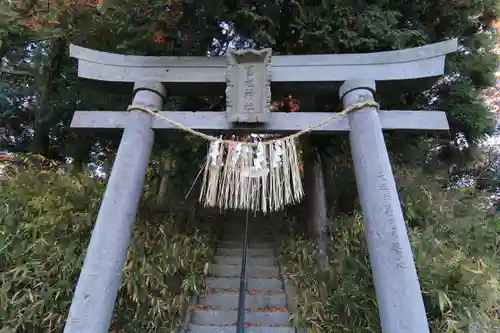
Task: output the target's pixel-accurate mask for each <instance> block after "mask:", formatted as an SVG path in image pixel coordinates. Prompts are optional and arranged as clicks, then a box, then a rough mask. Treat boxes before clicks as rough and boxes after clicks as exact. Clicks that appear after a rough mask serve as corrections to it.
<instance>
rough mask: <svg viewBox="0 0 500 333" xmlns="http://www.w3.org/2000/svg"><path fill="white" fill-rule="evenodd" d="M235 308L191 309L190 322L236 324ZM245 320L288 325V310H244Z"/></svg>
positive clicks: (247, 321) (256, 322) (255, 322)
mask: <svg viewBox="0 0 500 333" xmlns="http://www.w3.org/2000/svg"><path fill="white" fill-rule="evenodd" d="M237 321H238V311H237V310H211V309H210V310H201V309H196V308H195V309H193V312H192V314H191V322H192V323H193V324H198V325H220V326H223V325H236V322H237ZM245 322H246V323H249V324H258V325H262V324H263V325H290V312H288V311H246V312H245Z"/></svg>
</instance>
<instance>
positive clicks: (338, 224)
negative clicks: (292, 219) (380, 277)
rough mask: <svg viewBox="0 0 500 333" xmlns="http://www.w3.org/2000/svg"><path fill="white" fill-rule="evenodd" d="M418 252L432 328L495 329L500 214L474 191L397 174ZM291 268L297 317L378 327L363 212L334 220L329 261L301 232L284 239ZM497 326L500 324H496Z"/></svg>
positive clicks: (319, 326)
mask: <svg viewBox="0 0 500 333" xmlns="http://www.w3.org/2000/svg"><path fill="white" fill-rule="evenodd" d="M397 178H398V183H399V184H400V186H399V193H400V198H401V201H402V203H403V207H404V213H405V217H406V220H407V222H408V225H409V234H410V240H411V244H412V249H413V254H414V257H415V261H416V266H417V270H418V273H419V278H420V282H421V287H422V292H423V295H424V301H425V306H426V310H427V315H428V318H429V322H430V325H431V330H432V332H436V333H437V332H464V333H465V332H468V325H469V324H470V323H477V324H479V325H481V326H482V330H481V332H497V330H496V328H497V327H498V325H499V324H500V317H499V316H498V312H497V309H498V306H499V305H500V285H499V283H498V280H499V277H500V261H499V258H498V254H499V253H498V252H499V249H500V247H499V245H500V228H499V227H500V221H499V219H498V217H496V218H494V217H488V216H487V214H486V213H485V212H484V210H483V209H481V203H480V201H479V200H478V198H477V197H475V196H474V194H471V193H470V192H466V191H463V192H461V191H457V192H455V193H445V192H443V191H441V189H440V188H439V184H436V181H435V180H434V178H428V177H427V176H425V175H423V174H421V173H420V172H417V171H416V170H406V171H403V170H401V171H399V172H398V173H397ZM281 251H282V256H283V257H284V260H283V262H285V263H286V267H285V274H286V275H287V276H288V277H289V278H290V279H292V280H293V281H294V282H295V283H296V285H297V286H298V290H299V303H298V313H297V314H296V315H295V317H294V319H295V320H296V321H297V322H299V323H300V322H302V323H305V324H306V325H308V326H310V327H313V328H315V329H316V331H317V332H319V331H321V332H332V333H333V332H345V331H349V332H360V333H361V332H363V333H364V332H366V333H368V332H380V327H379V319H378V313H377V310H376V309H377V307H376V297H375V291H374V287H373V282H372V276H371V271H370V265H369V258H368V254H367V250H366V244H365V241H364V235H363V224H362V216H361V215H359V214H354V215H350V216H347V215H343V216H339V217H337V218H336V219H334V220H333V221H332V222H331V223H330V252H331V256H330V268H329V270H328V271H327V272H321V271H319V269H318V268H317V267H318V265H317V263H316V254H317V248H316V246H315V245H314V243H313V242H311V241H308V240H305V239H303V238H301V237H300V236H294V237H289V238H287V239H284V240H283V241H282V246H281ZM495 327H496V328H495Z"/></svg>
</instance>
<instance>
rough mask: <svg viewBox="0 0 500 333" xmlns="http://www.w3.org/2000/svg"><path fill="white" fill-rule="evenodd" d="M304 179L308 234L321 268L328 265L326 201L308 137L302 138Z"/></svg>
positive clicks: (321, 178) (322, 181) (317, 165)
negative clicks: (317, 254)
mask: <svg viewBox="0 0 500 333" xmlns="http://www.w3.org/2000/svg"><path fill="white" fill-rule="evenodd" d="M303 147H304V173H305V174H304V180H305V192H306V197H305V199H306V205H307V215H308V218H307V222H308V229H309V234H310V235H311V236H312V237H314V239H315V240H316V242H317V244H318V249H319V258H318V259H319V260H318V261H319V263H320V267H321V268H322V269H326V267H327V265H328V240H329V237H328V207H327V203H326V191H325V180H324V177H323V168H322V165H321V159H320V157H319V156H318V155H317V153H316V152H315V151H314V150H313V147H312V146H311V144H310V140H309V138H304V140H303Z"/></svg>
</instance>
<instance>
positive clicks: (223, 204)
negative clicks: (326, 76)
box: [127, 101, 379, 213]
mask: <svg viewBox="0 0 500 333" xmlns="http://www.w3.org/2000/svg"><path fill="white" fill-rule="evenodd" d="M366 107H375V108H377V109H378V108H379V104H378V103H376V102H373V101H365V102H362V103H357V104H353V105H351V106H350V107H348V108H346V109H344V110H343V111H341V112H338V113H334V114H332V116H330V117H328V118H326V119H325V120H323V121H322V122H320V123H318V124H315V125H313V126H311V127H309V128H307V129H304V130H302V131H299V132H296V133H293V134H290V135H287V136H284V137H281V138H275V139H270V140H264V139H262V137H260V136H252V140H253V141H252V142H246V141H241V140H234V139H230V140H228V139H223V138H222V136H220V137H216V136H212V135H208V134H205V133H202V132H199V131H197V130H194V129H192V128H189V127H186V126H184V125H182V124H180V123H178V122H176V121H173V120H171V119H168V118H167V117H165V116H163V115H162V114H160V113H159V112H160V111H161V110H157V109H153V108H149V107H146V106H143V105H134V104H132V105H130V106H129V107H128V109H127V110H128V111H142V112H146V113H149V114H151V115H153V116H155V117H158V118H160V119H162V120H164V121H166V122H168V123H170V124H171V125H173V126H174V127H176V128H178V129H180V130H182V131H184V132H188V133H190V134H192V135H194V136H197V137H200V138H202V139H204V140H206V141H208V142H209V147H208V153H207V158H206V161H205V163H204V166H203V170H202V171H203V181H202V186H201V192H200V196H199V201H200V202H202V203H203V204H204V205H205V206H206V207H219V208H221V209H225V210H229V209H247V210H252V211H262V212H263V213H267V212H269V211H278V210H280V209H282V208H283V207H284V206H286V205H290V204H293V203H297V202H299V201H300V200H301V199H302V198H303V196H304V190H303V187H302V180H301V176H300V169H299V157H298V153H297V139H298V138H299V137H300V136H302V135H304V134H307V133H309V132H311V131H314V130H316V129H318V128H321V127H322V126H324V125H326V124H327V123H329V122H330V121H332V120H333V119H335V118H338V117H340V116H342V115H345V114H347V113H349V112H353V111H356V110H360V109H362V108H366ZM233 138H234V136H233Z"/></svg>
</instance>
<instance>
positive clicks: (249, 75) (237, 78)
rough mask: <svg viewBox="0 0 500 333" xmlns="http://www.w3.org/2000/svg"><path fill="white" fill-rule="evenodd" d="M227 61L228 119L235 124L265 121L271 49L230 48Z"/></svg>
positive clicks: (269, 92) (268, 101) (268, 97)
mask: <svg viewBox="0 0 500 333" xmlns="http://www.w3.org/2000/svg"><path fill="white" fill-rule="evenodd" d="M228 61H229V66H228V69H227V72H226V84H227V87H226V107H227V109H226V115H227V117H228V120H229V121H231V122H236V123H239V122H241V123H263V122H266V120H267V117H268V114H269V105H270V103H271V72H270V68H271V49H262V50H253V49H249V50H237V51H236V50H231V51H229V52H228Z"/></svg>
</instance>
